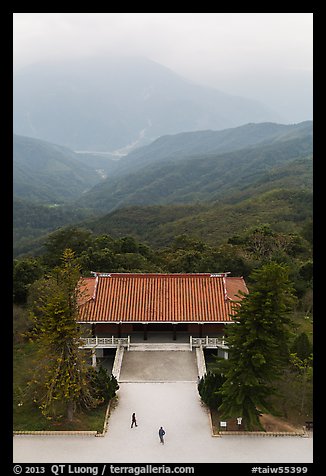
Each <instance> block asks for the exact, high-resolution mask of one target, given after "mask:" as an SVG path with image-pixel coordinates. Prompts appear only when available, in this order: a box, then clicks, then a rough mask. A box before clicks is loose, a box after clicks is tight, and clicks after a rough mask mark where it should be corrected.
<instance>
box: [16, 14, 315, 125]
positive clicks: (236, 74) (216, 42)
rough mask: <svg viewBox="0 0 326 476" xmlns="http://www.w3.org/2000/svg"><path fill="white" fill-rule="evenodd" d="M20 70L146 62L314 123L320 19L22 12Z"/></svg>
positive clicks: (18, 22) (18, 19)
mask: <svg viewBox="0 0 326 476" xmlns="http://www.w3.org/2000/svg"><path fill="white" fill-rule="evenodd" d="M13 27H14V29H13V33H14V38H13V45H14V51H13V58H14V71H16V70H17V69H19V68H21V67H23V66H26V65H28V64H30V63H34V62H38V61H42V60H45V59H46V60H50V59H60V58H70V57H73V56H74V57H76V56H90V55H93V54H96V55H98V54H108V53H110V54H112V53H113V54H115V55H119V54H123V55H142V56H145V57H147V58H149V59H152V60H154V61H157V62H158V63H160V64H163V65H164V66H167V67H168V68H170V69H172V70H173V71H175V72H176V73H178V74H180V75H182V76H184V77H186V78H188V79H190V80H193V81H194V82H197V83H200V84H205V85H209V86H212V87H215V88H217V89H220V90H221V91H224V92H228V93H231V94H235V95H241V96H246V97H249V98H254V99H259V100H261V101H263V102H264V103H265V104H267V105H268V106H270V107H273V108H274V109H275V110H276V111H278V112H279V113H280V114H283V116H284V117H285V119H286V120H288V121H292V122H299V121H301V120H306V119H312V67H313V63H312V62H313V58H312V57H313V34H312V33H313V14H312V13H14V14H13Z"/></svg>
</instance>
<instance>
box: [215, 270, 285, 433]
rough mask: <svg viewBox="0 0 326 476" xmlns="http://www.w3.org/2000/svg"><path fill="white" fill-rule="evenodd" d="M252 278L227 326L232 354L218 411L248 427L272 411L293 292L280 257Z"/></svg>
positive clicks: (255, 272)
mask: <svg viewBox="0 0 326 476" xmlns="http://www.w3.org/2000/svg"><path fill="white" fill-rule="evenodd" d="M251 278H252V281H253V284H252V286H251V289H250V293H249V294H248V295H244V296H243V299H242V302H241V307H237V308H236V316H235V319H234V320H235V324H234V325H232V326H230V329H229V331H228V338H227V341H228V345H229V347H230V357H229V365H228V370H227V371H226V373H225V374H224V375H225V377H226V380H225V382H224V384H223V386H222V388H221V391H220V393H221V396H222V404H221V405H220V406H219V411H220V412H221V415H222V417H223V418H225V419H228V418H233V417H239V416H241V417H243V423H244V425H245V427H246V428H247V429H253V428H257V427H258V428H261V429H263V428H262V426H261V424H260V421H259V417H260V415H261V414H262V413H265V412H268V413H270V412H272V411H273V409H272V407H271V405H270V403H269V397H270V395H271V394H272V393H273V392H274V390H275V389H274V387H273V384H274V383H275V380H276V379H277V378H278V377H279V376H280V374H281V371H282V368H283V366H284V365H285V363H286V361H287V357H288V339H289V330H288V326H289V324H290V319H289V317H288V313H289V310H290V309H291V305H292V303H293V294H292V287H291V285H290V283H289V280H288V271H287V269H286V268H285V267H283V266H281V265H279V264H277V263H269V264H266V265H264V266H263V267H262V268H260V269H259V270H256V271H254V272H253V273H252V275H251Z"/></svg>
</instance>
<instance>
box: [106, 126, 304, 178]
mask: <svg viewBox="0 0 326 476" xmlns="http://www.w3.org/2000/svg"><path fill="white" fill-rule="evenodd" d="M304 137H305V138H307V139H308V141H311V140H312V137H313V123H312V121H305V122H301V123H299V124H291V125H285V124H276V123H259V124H253V123H251V124H245V125H242V126H239V127H235V128H230V129H224V130H221V131H211V130H208V131H196V132H184V133H180V134H175V135H168V136H162V137H159V138H158V139H156V140H155V141H154V142H152V143H151V144H149V145H147V146H144V147H139V148H138V149H136V150H134V151H132V152H130V153H129V154H128V155H127V156H125V157H122V158H121V159H120V161H119V163H118V165H116V167H115V168H114V170H113V169H111V171H112V172H111V175H122V174H124V173H130V172H131V171H135V170H137V169H139V168H140V167H143V166H145V165H149V164H152V163H154V162H161V163H162V162H168V161H172V160H173V161H175V162H177V161H180V160H182V159H184V158H189V157H194V158H195V157H199V156H206V155H211V154H221V153H224V152H230V151H236V150H241V149H244V148H248V147H255V146H258V145H261V146H264V145H268V144H273V143H276V142H284V141H289V140H292V139H296V138H304Z"/></svg>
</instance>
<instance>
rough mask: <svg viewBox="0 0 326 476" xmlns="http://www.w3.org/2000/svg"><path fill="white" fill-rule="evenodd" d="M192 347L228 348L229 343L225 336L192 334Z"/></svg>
mask: <svg viewBox="0 0 326 476" xmlns="http://www.w3.org/2000/svg"><path fill="white" fill-rule="evenodd" d="M192 347H213V348H216V347H220V348H223V349H228V345H227V343H226V340H225V339H224V337H208V336H206V337H192V336H190V348H191V349H192Z"/></svg>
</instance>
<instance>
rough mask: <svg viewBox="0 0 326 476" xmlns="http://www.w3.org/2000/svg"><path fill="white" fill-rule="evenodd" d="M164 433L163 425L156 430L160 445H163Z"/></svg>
mask: <svg viewBox="0 0 326 476" xmlns="http://www.w3.org/2000/svg"><path fill="white" fill-rule="evenodd" d="M164 435H165V431H164V430H163V427H162V426H161V428H160V429H159V430H158V436H159V437H160V442H161V443H162V445H164Z"/></svg>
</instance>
